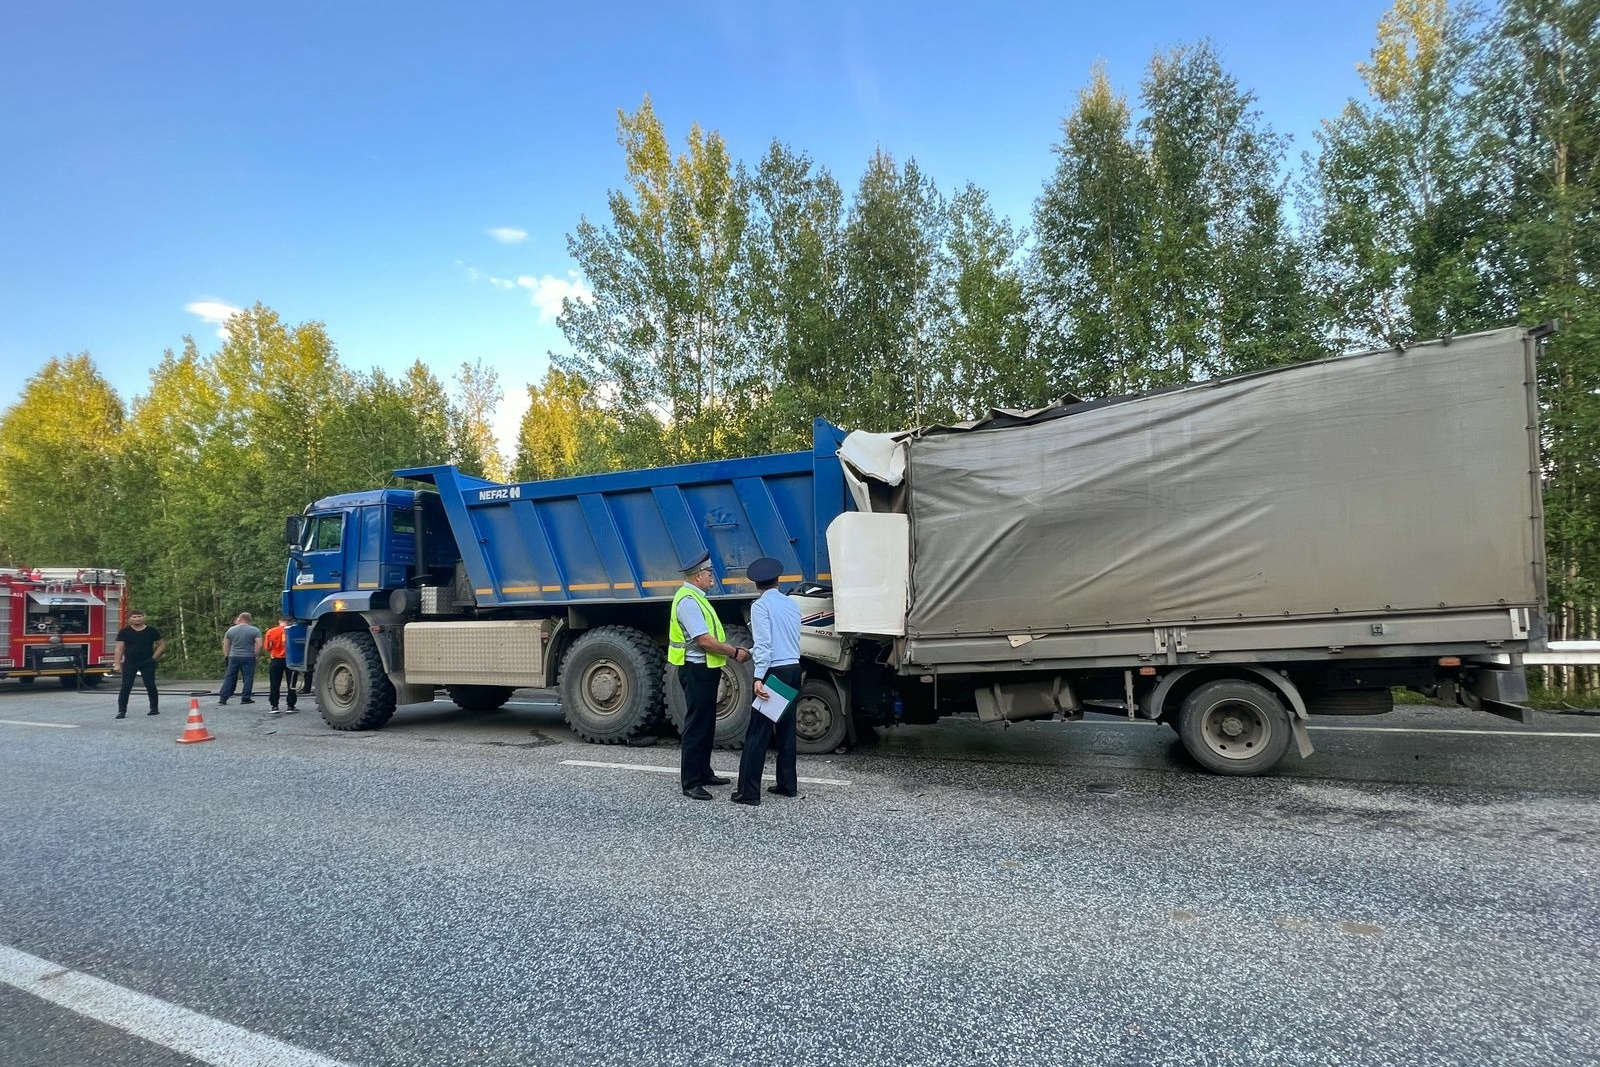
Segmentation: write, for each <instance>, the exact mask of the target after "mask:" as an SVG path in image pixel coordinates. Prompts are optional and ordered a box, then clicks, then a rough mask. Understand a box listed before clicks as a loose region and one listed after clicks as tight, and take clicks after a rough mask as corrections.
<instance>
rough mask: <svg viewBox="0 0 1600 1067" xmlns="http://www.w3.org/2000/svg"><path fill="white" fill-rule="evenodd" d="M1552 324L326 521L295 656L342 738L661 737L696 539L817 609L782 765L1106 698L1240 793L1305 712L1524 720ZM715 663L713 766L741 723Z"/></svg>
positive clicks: (352, 503)
mask: <svg viewBox="0 0 1600 1067" xmlns="http://www.w3.org/2000/svg"><path fill="white" fill-rule="evenodd" d="M1539 343H1540V333H1539V331H1524V330H1517V329H1505V330H1496V331H1492V332H1487V333H1480V334H1475V335H1472V336H1467V337H1457V338H1454V339H1449V340H1445V341H1438V342H1432V343H1428V344H1419V345H1416V346H1414V347H1410V348H1405V349H1387V350H1383V351H1376V352H1368V353H1362V354H1357V355H1349V356H1341V357H1337V358H1333V359H1324V360H1319V361H1316V362H1308V363H1298V364H1292V365H1288V366H1283V367H1277V368H1274V369H1271V370H1266V371H1261V372H1259V373H1255V374H1250V375H1244V376H1240V377H1234V378H1226V379H1220V380H1217V381H1210V382H1204V383H1199V384H1195V385H1190V386H1185V387H1181V388H1175V389H1170V390H1166V391H1162V392H1158V393H1150V394H1141V395H1136V396H1129V397H1121V398H1117V399H1113V400H1103V401H1094V402H1072V401H1063V402H1061V403H1058V404H1055V405H1052V406H1050V407H1047V408H1043V409H1039V410H1036V411H1028V412H1008V411H1005V412H1003V411H997V412H993V413H991V414H990V415H989V416H988V417H986V418H983V419H979V420H975V421H973V422H970V423H965V424H962V425H958V426H943V427H929V428H924V429H920V430H915V431H911V432H907V433H903V434H894V435H882V434H863V433H853V434H845V433H844V432H842V431H840V430H839V429H838V428H836V427H833V426H831V425H830V424H828V423H826V422H824V421H822V420H818V421H817V424H816V428H815V444H814V447H813V448H812V450H811V451H809V452H800V453H790V454H785V455H778V456H760V457H754V458H750V459H735V460H726V461H719V462H710V463H696V464H688V465H683V466H676V467H663V468H656V469H651V470H640V471H626V472H619V473H615V474H604V475H593V476H586V477H576V478H564V479H555V480H549V481H543V482H526V483H520V484H514V485H499V484H495V483H491V482H486V481H484V480H482V479H477V478H472V477H469V476H467V475H464V474H462V473H461V472H460V471H458V470H456V469H455V468H454V467H449V466H439V467H424V468H414V469H410V470H404V471H397V472H396V474H397V475H399V476H400V477H402V478H406V479H411V480H414V481H418V482H421V483H431V488H426V487H425V488H422V489H415V490H402V489H380V490H373V491H369V492H364V493H352V494H345V495H341V496H335V497H329V498H326V499H323V500H319V501H317V502H315V503H314V504H312V505H311V506H309V507H308V508H307V509H306V512H305V514H304V515H303V516H294V517H292V518H291V519H290V520H289V523H288V526H287V529H286V537H287V539H288V541H289V543H290V545H291V549H290V556H291V558H290V561H289V567H288V574H287V578H286V589H285V593H284V606H285V610H286V611H287V612H288V613H289V614H290V615H291V616H292V617H293V618H295V619H296V620H299V624H298V625H297V626H296V627H295V628H294V630H293V631H292V634H291V644H290V659H291V666H294V667H297V668H298V667H311V668H312V669H313V670H314V678H315V683H316V691H317V696H318V702H319V705H320V707H321V711H322V714H323V717H324V718H325V719H326V720H327V722H328V723H329V724H330V725H331V726H333V727H335V728H337V729H369V728H373V727H376V726H380V725H382V724H383V723H384V722H385V721H387V720H388V718H389V717H390V716H391V715H392V714H393V712H394V710H395V708H396V706H397V705H398V704H404V703H411V702H422V701H430V700H432V699H434V697H435V695H436V690H437V689H438V688H440V687H443V688H444V689H445V690H446V692H447V693H448V694H449V696H450V697H451V699H453V700H455V702H456V703H457V704H459V705H461V706H462V707H465V708H485V707H496V706H499V705H500V704H502V703H504V702H505V700H506V699H508V698H509V696H510V694H511V692H512V690H513V689H514V688H516V687H521V686H538V687H544V686H552V685H559V687H560V691H561V698H562V702H563V706H564V709H565V714H566V717H567V720H568V722H569V723H570V724H571V726H572V727H573V729H574V730H575V731H576V732H577V733H578V734H580V735H581V736H583V737H585V738H586V739H588V740H592V741H599V742H615V741H623V740H627V739H629V738H632V737H635V736H637V735H639V734H641V733H645V732H647V731H650V730H652V729H654V728H655V727H656V725H657V723H658V722H659V720H660V719H661V718H662V717H663V716H666V717H668V718H671V719H672V720H673V721H674V722H677V721H680V720H681V717H682V694H681V691H680V690H679V688H678V686H677V684H676V681H675V679H674V678H673V677H672V675H671V673H670V671H671V670H672V668H670V667H669V666H668V665H667V664H666V662H665V657H664V645H665V639H666V631H667V616H668V606H669V604H670V602H671V597H672V594H673V591H674V590H675V589H676V587H677V586H678V585H679V583H680V580H681V579H680V578H679V576H678V573H677V565H678V561H679V560H682V559H687V558H692V557H694V556H695V555H698V554H699V553H700V552H703V551H706V550H709V551H710V552H711V559H712V561H713V564H714V566H715V568H716V577H717V580H718V584H717V585H716V586H715V587H714V589H713V591H712V594H711V596H712V599H713V600H714V601H718V610H719V611H720V612H721V613H722V614H723V617H724V619H725V620H726V621H728V622H729V623H730V624H733V625H732V626H730V631H729V637H730V640H732V641H734V642H735V643H740V642H741V641H742V640H744V639H745V638H744V637H743V635H742V634H741V632H740V631H739V629H738V628H737V624H738V622H740V621H741V620H742V618H743V615H744V613H745V612H746V610H747V605H748V602H749V601H750V600H752V599H753V597H754V589H753V587H752V586H751V585H750V584H749V583H748V581H747V580H746V579H745V578H744V568H745V567H746V566H747V565H748V564H749V563H750V562H751V561H752V560H754V559H756V558H757V557H760V556H774V557H777V558H778V559H779V560H781V561H783V562H784V564H785V571H786V573H785V574H784V576H783V579H782V580H783V582H784V583H785V584H786V587H787V588H788V589H789V591H790V592H791V595H793V596H795V597H796V598H797V599H798V600H799V601H800V603H801V605H802V614H803V616H804V619H805V630H804V632H803V635H802V653H803V655H804V657H805V664H804V665H805V667H806V670H807V678H806V683H805V686H804V689H803V692H802V694H801V697H800V701H799V703H798V705H797V708H796V712H795V714H796V716H797V726H798V729H799V733H800V741H801V747H802V750H803V751H812V752H821V751H829V750H831V749H833V748H835V747H837V746H838V745H840V744H841V743H845V742H847V741H849V740H851V739H852V737H853V736H854V735H856V734H857V733H858V732H860V731H864V730H868V729H871V728H873V727H878V726H887V725H893V724H901V723H929V722H933V721H935V720H936V719H938V718H940V717H941V716H944V715H949V714H958V713H969V714H975V715H976V716H977V717H978V718H980V719H982V720H984V721H990V722H1014V721H1020V720H1027V719H1039V718H1051V717H1061V718H1077V717H1080V716H1081V715H1082V714H1083V712H1084V710H1085V708H1091V707H1093V708H1098V709H1101V710H1108V709H1114V710H1117V711H1120V712H1122V713H1124V714H1127V715H1129V716H1139V717H1144V718H1148V719H1155V720H1159V721H1162V722H1165V723H1168V724H1170V725H1171V726H1172V727H1173V728H1174V729H1175V730H1176V731H1177V733H1178V735H1179V736H1180V738H1181V739H1182V743H1183V745H1184V747H1185V749H1186V750H1187V751H1188V752H1189V753H1190V754H1191V755H1192V756H1193V758H1194V759H1195V761H1196V762H1197V763H1199V764H1200V765H1201V766H1202V767H1204V768H1206V769H1208V770H1210V771H1213V772H1217V773H1222V774H1235V775H1250V774H1259V773H1262V772H1264V771H1266V770H1269V769H1270V768H1271V767H1273V766H1274V765H1276V764H1277V763H1278V761H1279V760H1280V759H1282V758H1283V756H1284V755H1285V753H1286V752H1287V751H1288V749H1289V747H1290V746H1291V745H1294V746H1296V747H1297V748H1298V750H1299V752H1300V754H1301V755H1303V756H1304V755H1310V754H1311V745H1310V742H1309V737H1308V734H1307V732H1306V729H1305V723H1306V720H1307V718H1308V717H1309V716H1311V715H1319V714H1321V715H1367V714H1377V713H1381V712H1385V711H1389V710H1391V708H1392V706H1393V705H1392V695H1391V694H1392V690H1394V689H1396V688H1408V689H1411V690H1415V691H1417V692H1420V693H1423V694H1426V695H1427V696H1429V697H1431V698H1433V699H1435V700H1436V701H1438V702H1440V703H1443V704H1447V705H1465V706H1468V707H1472V708H1479V709H1482V710H1486V711H1491V712H1496V713H1499V714H1505V715H1511V716H1515V717H1522V716H1525V715H1526V714H1527V712H1526V710H1525V708H1524V707H1523V706H1522V704H1523V702H1524V701H1525V700H1526V695H1527V694H1526V683H1525V680H1524V675H1523V671H1522V668H1521V661H1520V656H1521V655H1522V653H1524V652H1525V651H1527V650H1529V649H1537V648H1539V647H1541V645H1542V642H1543V637H1544V614H1543V612H1544V597H1545V591H1544V590H1545V575H1544V544H1543V528H1542V513H1541V505H1540V463H1539V433H1538V407H1537V397H1536V395H1535V383H1536V380H1537V379H1536V374H1535V365H1536V359H1537V356H1538V348H1539ZM748 671H749V667H748V665H744V664H734V663H730V664H728V665H727V666H726V667H725V668H724V676H723V685H722V690H721V694H720V696H719V700H718V709H717V711H718V728H717V739H718V741H719V743H722V744H725V745H728V746H730V747H731V746H736V745H737V744H738V743H739V742H740V741H741V740H742V738H743V736H744V723H745V721H746V719H747V716H748V715H749V714H750V701H751V679H750V677H749V675H748Z"/></svg>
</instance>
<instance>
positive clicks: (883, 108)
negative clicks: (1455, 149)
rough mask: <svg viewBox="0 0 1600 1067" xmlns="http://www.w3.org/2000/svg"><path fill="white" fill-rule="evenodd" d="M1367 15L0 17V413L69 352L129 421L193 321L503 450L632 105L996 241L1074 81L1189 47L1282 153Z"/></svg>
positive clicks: (1154, 9) (116, 10)
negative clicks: (324, 361)
mask: <svg viewBox="0 0 1600 1067" xmlns="http://www.w3.org/2000/svg"><path fill="white" fill-rule="evenodd" d="M1385 6H1386V5H1385V4H1384V3H1382V2H1379V0H1359V2H1356V0H1346V2H1334V3H1323V4H1292V3H1291V4H1284V3H1279V2H1271V3H1269V2H1257V0H1234V2H1220V0H1218V2H1197V3H1180V2H1176V0H1127V2H1123V3H1118V4H1095V5H1083V4H1073V3H1058V4H1050V3H1047V2H1046V3H1038V4H1011V3H1003V2H1001V3H992V4H988V5H974V4H966V3H962V4H956V3H949V2H947V0H923V2H921V3H899V2H893V3H891V2H882V3H856V4H845V3H835V2H832V0H819V2H813V3H810V4H806V5H800V4H756V3H750V4H742V3H735V2H731V0H724V2H701V0H685V2H681V3H660V4H640V3H619V4H612V5H607V4H576V5H574V4H563V5H542V4H530V3H473V2H470V0H466V2H462V3H459V4H436V3H430V4H420V3H415V2H414V0H396V2H392V3H384V4H377V3H360V4H356V3H338V2H336V0H335V2H328V3H312V4H307V3H300V2H293V0H291V2H287V3H272V4H254V5H233V4H215V3H206V4H193V3H166V4H155V5H141V4H133V3H115V4H104V3H103V4H82V3H75V2H71V0H67V2H61V3H52V4H45V3H42V2H29V3H25V4H23V5H18V6H13V7H12V8H11V9H10V11H9V13H8V16H7V25H6V29H5V33H4V34H3V35H0V371H3V372H4V375H5V379H6V385H5V387H4V390H3V391H0V402H3V403H10V402H13V401H14V400H15V398H16V396H17V394H18V392H19V391H20V387H21V385H22V383H23V381H24V380H25V379H26V378H27V377H28V376H29V375H31V374H33V373H34V372H35V371H37V370H38V369H39V367H41V366H42V365H43V364H44V362H45V361H46V360H47V359H49V358H50V357H51V356H55V355H65V354H70V353H76V352H82V351H88V352H89V353H90V354H91V355H93V356H94V358H95V361H96V362H97V364H98V365H99V367H100V368H101V370H102V371H103V372H104V373H105V374H106V375H107V377H108V378H109V379H110V380H111V382H112V384H114V385H115V386H116V387H117V388H118V390H119V391H120V392H122V394H123V396H124V398H125V399H131V398H132V397H133V396H134V395H136V394H138V393H141V392H143V391H145V389H146V388H147V387H148V376H149V371H150V369H151V368H152V367H154V366H155V365H156V363H157V362H158V361H159V359H160V358H161V354H162V351H163V350H164V349H167V348H176V347H178V346H179V345H180V344H181V343H182V338H183V336H184V335H185V334H193V335H194V336H195V337H196V339H197V341H198V342H199V343H200V344H201V346H202V348H204V349H207V350H209V349H210V348H212V347H214V346H215V345H217V344H218V343H220V342H219V340H218V338H217V336H216V331H217V325H216V323H215V322H214V321H213V322H208V321H206V318H205V313H208V312H209V313H210V314H211V317H212V318H215V316H216V314H217V313H219V312H220V309H221V307H225V306H234V307H237V306H243V305H248V304H251V303H254V302H256V301H261V302H263V303H265V304H267V305H268V306H270V307H272V308H274V309H276V310H277V311H278V312H279V313H280V314H282V315H283V316H284V318H285V319H287V320H288V321H290V322H301V321H306V320H312V319H314V320H320V321H322V322H325V323H326V324H327V327H328V331H329V333H330V335H331V336H332V338H333V339H334V341H335V342H336V343H337V344H338V345H339V349H340V352H341V354H342V356H343V358H344V360H345V362H346V363H347V364H348V365H350V366H352V367H356V368H367V367H372V366H381V367H384V368H385V369H390V370H401V369H403V368H404V367H406V366H408V365H409V364H410V363H411V362H412V361H413V360H415V359H419V358H420V359H422V360H424V361H425V362H427V363H429V364H430V365H431V366H433V368H434V369H435V371H436V373H438V374H439V376H440V377H441V378H445V379H448V378H449V376H450V375H451V374H452V373H453V372H454V368H455V367H456V366H458V365H459V364H460V363H461V362H462V361H463V360H472V359H480V358H481V359H483V360H484V361H485V362H487V363H488V364H490V365H492V366H494V367H495V368H496V369H497V370H498V371H499V372H500V376H501V381H502V384H503V385H504V386H505V387H506V389H507V400H506V402H505V403H503V404H502V405H501V410H500V412H499V416H498V419H497V424H498V426H499V427H500V429H501V430H502V436H503V438H504V437H507V436H508V435H509V433H510V432H511V428H512V427H514V425H515V421H516V418H517V417H518V415H519V414H520V412H521V410H522V408H523V407H524V406H525V404H524V401H523V399H522V394H523V393H524V386H525V385H526V383H528V382H532V381H537V380H538V378H539V377H540V376H541V375H542V374H543V372H544V369H545V366H546V364H547V353H548V352H549V351H550V350H552V349H558V350H559V349H562V348H564V342H563V339H562V337H561V334H560V332H559V331H558V330H557V329H556V328H555V324H554V321H553V316H552V315H550V314H549V313H548V311H547V310H546V309H541V307H540V306H538V300H539V298H540V297H544V298H546V302H547V304H548V300H549V298H551V297H553V296H559V293H560V292H561V291H562V288H563V286H565V285H570V284H571V280H572V275H571V273H570V272H571V271H572V269H573V263H572V262H571V260H570V259H569V258H568V256H567V254H566V244H565V238H566V235H567V234H568V233H570V232H571V231H572V229H573V227H574V226H575V225H576V223H577V222H578V220H579V218H580V217H581V216H583V215H588V216H589V217H590V218H591V219H594V220H597V221H602V220H604V219H605V218H606V217H607V216H606V208H605V196H606V192H607V190H608V189H612V188H616V187H618V186H620V185H621V184H622V159H621V150H620V149H619V148H618V147H617V144H616V135H615V121H616V111H617V109H618V108H619V107H621V108H626V109H628V110H632V109H634V108H636V107H637V106H638V104H639V102H640V101H641V99H642V98H643V97H644V95H645V94H646V93H648V94H650V96H651V97H652V99H653V100H654V103H655V107H656V110H657V113H658V114H659V115H660V117H661V119H662V121H663V122H664V124H665V125H666V127H667V130H668V133H669V135H670V136H671V137H672V139H673V142H674V146H675V147H678V146H681V144H682V139H683V136H684V134H685V133H686V132H687V130H688V127H689V125H690V123H692V122H699V123H700V124H701V125H702V126H705V127H707V128H709V129H715V130H718V131H719V132H721V133H722V134H723V136H724V137H725V138H726V139H727V141H728V143H729V147H730V150H731V151H732V153H733V155H734V157H735V158H736V159H744V160H751V161H753V160H755V159H756V158H757V157H759V155H760V154H761V152H762V151H763V150H764V149H765V147H766V146H767V144H768V143H769V142H770V141H771V140H772V139H774V138H776V139H779V140H782V141H784V142H786V143H788V144H789V145H791V146H792V147H794V148H796V149H798V150H801V151H805V152H807V153H808V154H810V155H811V156H812V157H813V158H814V159H816V160H817V161H818V162H820V163H822V164H825V165H826V166H828V167H829V168H830V169H831V170H832V171H833V172H834V174H835V175H836V176H837V177H838V178H839V179H840V181H841V182H842V183H843V184H844V185H845V187H846V188H847V189H851V188H853V186H854V184H855V182H856V181H857V180H858V179H859V177H860V174H861V171H862V168H863V165H864V164H865V162H866V160H867V159H868V157H869V156H870V155H871V154H872V152H873V151H874V150H875V149H876V148H878V147H882V148H883V149H885V150H886V151H888V152H889V153H890V154H892V155H893V156H895V157H896V158H897V159H900V160H904V159H905V158H906V157H915V158H916V159H917V160H918V162H919V164H920V165H921V166H922V167H923V168H924V170H925V171H927V172H928V173H929V174H931V175H932V176H933V177H934V179H935V180H936V181H938V183H939V184H940V186H941V187H942V188H944V189H947V190H948V189H952V188H954V187H956V186H958V185H960V184H963V183H965V182H967V181H969V180H970V181H974V182H976V183H977V184H978V185H980V186H982V187H984V188H985V189H987V190H988V191H989V192H990V193H991V195H992V196H993V198H994V202H995V204H996V206H997V208H998V209H999V210H1000V211H1001V212H1002V213H1003V214H1006V215H1008V216H1009V217H1011V219H1012V220H1013V221H1014V222H1016V223H1018V224H1020V225H1026V224H1027V222H1028V216H1029V214H1030V211H1031V205H1032V202H1033V200H1034V198H1035V197H1036V196H1037V195H1038V192H1039V189H1040V186H1041V185H1042V183H1043V182H1044V180H1045V179H1046V178H1047V177H1048V176H1049V174H1050V172H1051V169H1052V166H1053V160H1052V155H1051V146H1052V145H1053V144H1054V143H1055V142H1056V141H1057V140H1058V139H1059V134H1060V123H1061V120H1062V118H1063V117H1064V116H1065V115H1066V114H1067V112H1068V111H1069V109H1070V107H1071V105H1072V103H1073V101H1074V99H1075V97H1076V95H1077V92H1078V90H1079V88H1080V87H1081V86H1082V85H1083V84H1084V82H1085V81H1086V79H1087V78H1088V75H1089V71H1090V68H1091V66H1092V65H1093V64H1094V62H1095V61H1096V60H1104V61H1105V62H1106V64H1107V66H1108V69H1109V72H1110V75H1111V78H1112V81H1113V83H1114V84H1116V86H1117V87H1118V88H1119V89H1121V90H1123V91H1125V92H1127V93H1128V94H1129V95H1130V96H1133V95H1135V94H1136V92H1137V86H1138V81H1139V79H1140V77H1141V75H1142V73H1143V70H1144V67H1145V65H1146V63H1147V62H1148V60H1149V58H1150V56H1151V54H1152V53H1154V52H1155V51H1157V50H1159V49H1166V48H1169V47H1172V46H1174V45H1177V44H1181V43H1186V42H1192V41H1195V40H1198V39H1200V38H1203V37H1209V38H1210V39H1211V40H1212V41H1213V42H1214V43H1215V44H1216V45H1217V47H1218V49H1219V50H1220V52H1221V54H1222V56H1223V60H1224V62H1225V63H1226V64H1227V66H1228V68H1229V69H1230V70H1231V71H1232V73H1233V74H1234V75H1235V76H1236V77H1238V78H1239V80H1240V82H1241V83H1242V84H1243V85H1244V86H1245V87H1246V88H1248V89H1250V90H1252V91H1253V92H1255V93H1256V94H1257V96H1258V97H1259V98H1260V107H1261V109H1262V111H1263V113H1264V115H1265V116H1266V118H1267V120H1268V121H1269V122H1270V123H1271V124H1272V125H1273V126H1274V128H1276V129H1277V130H1279V131H1280V132H1283V133H1287V134H1290V135H1292V136H1293V138H1294V141H1295V147H1294V148H1293V151H1294V152H1295V153H1296V154H1298V152H1299V151H1300V149H1302V148H1306V147H1309V146H1310V144H1311V133H1312V131H1313V130H1314V129H1315V128H1316V125H1317V123H1318V122H1319V121H1320V120H1321V119H1323V118H1328V117H1332V116H1333V115H1335V114H1336V113H1337V112H1338V110H1339V109H1340V108H1341V107H1342V106H1343V103H1344V101H1345V100H1346V99H1347V98H1349V97H1350V96H1352V95H1355V94H1358V93H1359V91H1360V82H1359V79H1358V77H1357V75H1356V70H1355V64H1356V63H1357V62H1358V61H1360V60H1362V59H1364V58H1366V56H1367V54H1368V53H1369V51H1370V50H1371V47H1372V40H1373V37H1374V33H1375V28H1376V25H1377V20H1378V18H1379V16H1380V15H1381V14H1382V12H1383V10H1384V8H1385ZM492 231H514V232H500V233H498V235H497V234H496V233H494V232H492ZM518 234H521V235H523V236H520V237H519V236H517V235H518ZM490 278H499V279H504V280H514V279H523V283H522V284H521V285H515V284H514V285H513V286H512V287H511V288H505V287H503V286H502V285H496V284H494V283H493V282H491V281H490V280H489V279H490ZM213 305H216V306H213ZM197 311H198V312H199V313H197Z"/></svg>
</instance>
